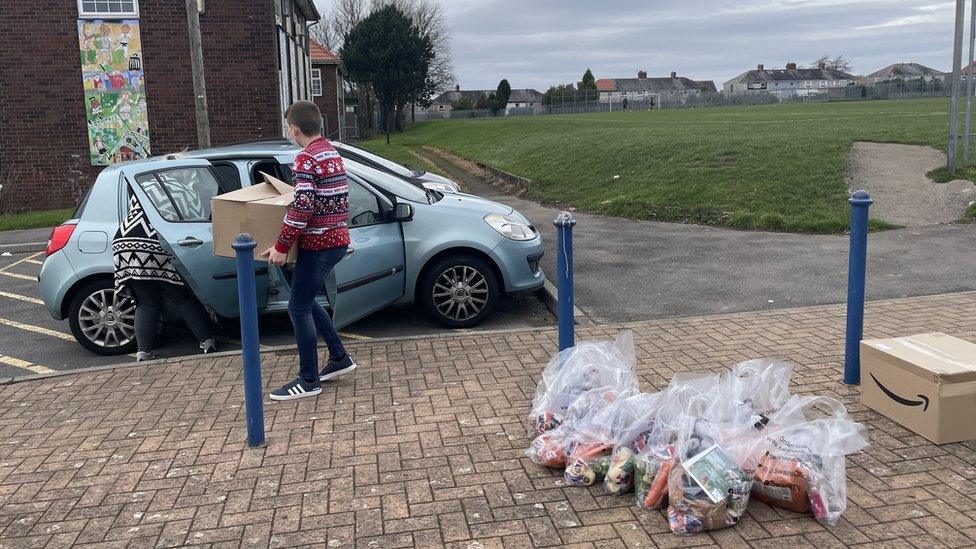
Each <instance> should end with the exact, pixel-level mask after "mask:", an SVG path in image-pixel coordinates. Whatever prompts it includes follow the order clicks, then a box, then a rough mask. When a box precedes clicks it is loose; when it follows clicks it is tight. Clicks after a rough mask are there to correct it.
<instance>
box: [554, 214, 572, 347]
mask: <svg viewBox="0 0 976 549" xmlns="http://www.w3.org/2000/svg"><path fill="white" fill-rule="evenodd" d="M552 224H553V225H555V226H556V288H557V291H558V294H559V295H558V304H557V306H556V316H557V317H559V319H558V320H559V350H560V351H562V350H563V349H568V348H570V347H572V346H574V345H576V341H575V339H576V336H575V334H574V326H573V322H574V318H573V227H574V226H575V225H576V220H575V219H573V214H571V213H569V212H559V215H557V216H556V219H554V220H553V222H552Z"/></svg>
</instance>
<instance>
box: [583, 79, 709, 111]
mask: <svg viewBox="0 0 976 549" xmlns="http://www.w3.org/2000/svg"><path fill="white" fill-rule="evenodd" d="M596 89H597V91H599V92H600V102H601V103H611V102H612V103H619V102H622V101H623V100H624V99H626V100H628V101H644V102H649V103H650V102H653V103H654V104H658V105H659V104H661V103H662V102H684V101H687V100H688V99H690V98H692V97H698V96H700V95H702V94H704V93H716V89H715V82H712V81H711V80H692V79H691V78H686V77H684V76H678V73H676V72H672V73H671V76H670V77H663V78H648V77H647V73H646V72H644V71H638V72H637V78H601V79H599V80H597V81H596Z"/></svg>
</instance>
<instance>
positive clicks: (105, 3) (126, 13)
mask: <svg viewBox="0 0 976 549" xmlns="http://www.w3.org/2000/svg"><path fill="white" fill-rule="evenodd" d="M78 15H79V16H80V17H98V18H112V17H139V2H138V0H78Z"/></svg>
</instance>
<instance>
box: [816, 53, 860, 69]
mask: <svg viewBox="0 0 976 549" xmlns="http://www.w3.org/2000/svg"><path fill="white" fill-rule="evenodd" d="M821 63H823V65H824V67H826V68H828V69H833V70H835V71H842V72H851V71H853V70H854V66H853V65H852V64H851V62H850V61H848V60H847V59H845V58H844V56H843V55H838V56H836V57H834V58H833V59H831V57H830V56H829V55H821V56H820V57H819V58H818V59H817V60H816V61H814V62H813V64H811V65H810V68H812V69H816V68H818V67H820V64H821Z"/></svg>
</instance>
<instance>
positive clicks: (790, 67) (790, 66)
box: [786, 63, 796, 71]
mask: <svg viewBox="0 0 976 549" xmlns="http://www.w3.org/2000/svg"><path fill="white" fill-rule="evenodd" d="M786 70H788V71H795V70H796V63H787V64H786Z"/></svg>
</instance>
